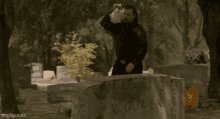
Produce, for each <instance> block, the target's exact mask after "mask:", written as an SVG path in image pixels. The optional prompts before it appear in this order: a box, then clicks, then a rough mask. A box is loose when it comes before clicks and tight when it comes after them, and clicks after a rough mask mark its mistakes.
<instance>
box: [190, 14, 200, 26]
mask: <svg viewBox="0 0 220 119" xmlns="http://www.w3.org/2000/svg"><path fill="white" fill-rule="evenodd" d="M199 16H200V14H198V15H197V16H196V18H195V19H193V20H192V22H191V24H189V25H188V28H190V27H191V26H192V25H193V23H194V21H196V19H198V18H199Z"/></svg>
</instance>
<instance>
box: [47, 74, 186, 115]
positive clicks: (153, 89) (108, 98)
mask: <svg viewBox="0 0 220 119" xmlns="http://www.w3.org/2000/svg"><path fill="white" fill-rule="evenodd" d="M58 87H59V88H58ZM184 87H185V85H184V80H183V79H180V78H175V77H170V76H165V75H155V74H134V75H121V76H117V75H116V76H112V77H108V76H106V77H97V78H93V79H92V80H88V81H84V82H80V83H77V84H76V83H73V84H57V85H51V86H48V89H49V90H47V96H48V98H50V100H48V101H50V102H53V101H54V100H53V99H56V101H59V100H60V101H62V100H66V101H67V102H69V99H72V109H71V119H78V118H81V119H88V118H89V119H97V118H102V119H146V118H147V119H185V101H184V99H185V97H184V94H185V89H184ZM64 93H65V94H64ZM61 95H65V96H66V97H65V96H61ZM82 112H83V113H82Z"/></svg>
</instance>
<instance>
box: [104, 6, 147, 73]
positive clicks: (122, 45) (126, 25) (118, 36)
mask: <svg viewBox="0 0 220 119" xmlns="http://www.w3.org/2000/svg"><path fill="white" fill-rule="evenodd" d="M123 8H124V9H123V10H124V15H123V17H122V19H121V23H112V22H111V18H110V16H109V14H110V13H112V11H111V12H109V13H108V14H107V15H106V16H105V17H104V18H103V19H102V21H101V23H100V24H101V26H102V27H104V28H105V29H106V30H107V31H110V33H111V35H112V37H113V39H114V43H115V45H116V48H115V49H116V56H117V60H116V61H115V64H114V68H113V71H112V75H122V74H141V73H142V70H143V64H142V60H143V59H144V57H145V55H146V53H147V40H146V32H145V30H144V29H143V27H142V26H141V25H139V24H138V19H137V12H136V9H135V7H134V6H133V5H127V6H125V7H123ZM119 9H120V8H119Z"/></svg>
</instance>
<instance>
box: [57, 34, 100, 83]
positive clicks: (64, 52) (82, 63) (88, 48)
mask: <svg viewBox="0 0 220 119" xmlns="http://www.w3.org/2000/svg"><path fill="white" fill-rule="evenodd" d="M72 34H73V35H72V41H70V40H69V39H68V38H66V43H65V44H60V43H58V42H57V43H55V49H56V50H57V51H59V52H60V53H61V57H59V58H60V59H61V61H62V62H63V63H64V65H65V67H66V68H68V69H69V72H68V74H70V75H71V77H76V78H77V79H78V78H84V79H88V78H91V77H92V76H93V75H94V74H95V73H94V72H93V70H92V69H90V68H88V66H89V65H91V64H93V62H91V59H94V58H96V57H95V55H93V53H95V51H94V49H95V48H96V47H97V45H96V44H94V43H88V44H85V47H82V44H80V43H77V42H76V36H77V35H78V34H77V33H75V32H72ZM57 38H58V39H59V38H60V34H58V35H57ZM78 81H79V80H78Z"/></svg>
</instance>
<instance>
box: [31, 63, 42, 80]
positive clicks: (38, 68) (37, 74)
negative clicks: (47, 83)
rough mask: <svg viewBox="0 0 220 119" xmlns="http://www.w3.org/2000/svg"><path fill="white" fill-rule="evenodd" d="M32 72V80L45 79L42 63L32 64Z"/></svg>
mask: <svg viewBox="0 0 220 119" xmlns="http://www.w3.org/2000/svg"><path fill="white" fill-rule="evenodd" d="M31 65H32V71H33V73H31V78H43V64H42V63H31Z"/></svg>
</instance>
